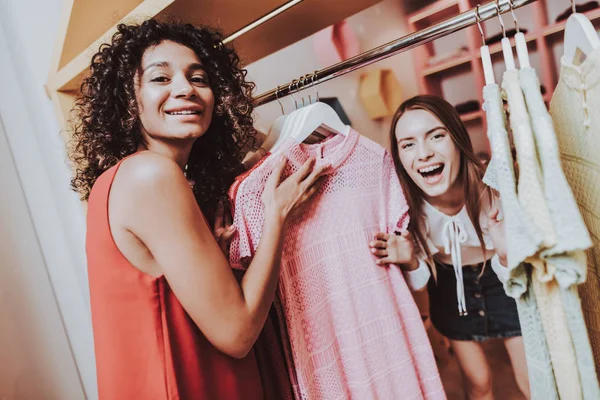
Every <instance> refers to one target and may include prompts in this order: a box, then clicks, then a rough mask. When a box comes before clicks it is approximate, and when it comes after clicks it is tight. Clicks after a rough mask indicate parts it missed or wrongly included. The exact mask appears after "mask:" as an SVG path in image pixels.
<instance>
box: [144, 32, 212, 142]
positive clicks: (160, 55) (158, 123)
mask: <svg viewBox="0 0 600 400" xmlns="http://www.w3.org/2000/svg"><path fill="white" fill-rule="evenodd" d="M136 100H137V104H138V112H139V118H140V122H141V124H142V127H143V134H144V136H145V139H146V142H148V141H151V140H159V141H165V140H167V141H172V140H186V141H195V140H196V139H198V138H199V137H200V136H202V135H203V134H204V133H205V132H206V131H207V130H208V127H209V126H210V122H211V120H212V113H213V108H214V104H215V98H214V94H213V91H212V89H211V87H210V83H209V80H208V74H207V73H206V71H205V70H204V68H203V66H202V62H201V61H200V59H199V58H198V56H197V55H196V53H194V51H193V50H192V49H190V48H189V47H185V46H183V45H181V44H179V43H175V42H172V41H164V42H161V43H159V44H158V45H157V46H155V47H151V48H149V49H148V50H146V52H145V53H144V55H143V57H142V63H141V67H140V71H139V72H138V74H137V75H136Z"/></svg>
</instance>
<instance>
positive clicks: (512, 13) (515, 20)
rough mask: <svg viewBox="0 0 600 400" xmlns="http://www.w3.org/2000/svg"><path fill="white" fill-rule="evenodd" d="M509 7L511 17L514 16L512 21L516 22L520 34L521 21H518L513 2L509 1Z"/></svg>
mask: <svg viewBox="0 0 600 400" xmlns="http://www.w3.org/2000/svg"><path fill="white" fill-rule="evenodd" d="M508 6H509V7H510V15H512V19H513V21H514V22H515V30H516V31H517V33H519V32H521V31H520V30H519V21H517V16H516V15H515V5H514V3H513V0H508Z"/></svg>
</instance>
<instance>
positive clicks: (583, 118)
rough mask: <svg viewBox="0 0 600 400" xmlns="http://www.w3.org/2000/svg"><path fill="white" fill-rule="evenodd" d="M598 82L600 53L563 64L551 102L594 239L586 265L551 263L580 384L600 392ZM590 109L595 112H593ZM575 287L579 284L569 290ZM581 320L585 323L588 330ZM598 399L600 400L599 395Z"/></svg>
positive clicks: (577, 254)
mask: <svg viewBox="0 0 600 400" xmlns="http://www.w3.org/2000/svg"><path fill="white" fill-rule="evenodd" d="M598 82H600V50H595V51H594V52H592V53H591V54H589V55H588V57H587V58H586V60H585V61H584V62H583V63H582V64H581V66H574V65H571V64H569V63H568V62H567V61H566V60H562V67H561V72H560V81H559V83H558V86H557V87H556V89H555V91H554V95H553V97H552V101H551V103H550V114H551V117H552V122H553V128H554V132H555V133H556V140H557V142H558V149H559V153H560V161H561V162H562V169H563V171H564V175H565V177H566V180H567V182H568V184H569V185H570V188H571V190H572V194H573V197H574V198H575V200H576V202H577V206H578V211H579V213H580V215H581V217H582V219H583V222H584V223H585V226H586V227H587V229H588V230H589V234H590V236H591V239H592V248H591V249H588V250H587V263H586V258H585V255H583V252H581V251H574V252H570V253H569V252H568V253H567V254H564V255H563V257H560V258H559V257H558V256H553V257H552V261H553V263H554V264H555V265H556V270H557V272H556V279H557V280H558V281H559V284H560V285H561V289H562V291H563V303H564V305H565V308H568V309H571V310H572V311H570V312H569V313H568V314H567V317H568V318H570V319H571V318H574V319H573V320H570V321H569V328H570V330H571V335H572V336H573V341H574V344H575V346H576V353H577V359H578V363H579V369H580V375H581V380H582V382H592V383H594V384H595V385H594V387H593V388H594V389H595V390H598V389H597V382H598V378H599V377H600V308H599V307H598V304H600V185H599V184H598V182H600V163H599V162H598V154H600V128H599V127H600V119H599V117H600V115H599V114H598V112H596V111H597V110H599V109H600V85H598ZM590 110H594V111H593V112H591V113H590V112H589V111H590ZM566 213H570V211H566ZM574 221H575V223H574V225H571V224H570V222H569V224H568V225H566V226H564V225H563V226H564V227H565V230H568V232H569V235H572V240H573V242H575V244H577V243H576V242H577V239H576V238H579V239H585V238H586V236H587V235H586V234H585V235H584V236H583V237H582V236H581V235H582V232H581V231H579V232H578V233H576V232H573V231H572V229H573V228H574V227H576V226H577V225H578V223H579V221H578V220H577V219H575V220H574ZM570 239H571V237H570ZM566 243H569V242H566ZM585 244H586V241H585V240H582V241H581V244H580V245H581V246H584V245H585ZM565 247H566V246H565ZM565 264H566V265H565ZM584 280H585V282H584ZM575 284H579V286H578V287H577V288H575V287H574V286H570V285H575ZM566 293H569V294H570V297H567V295H566ZM577 293H579V296H581V299H579V296H577ZM582 314H583V319H580V320H579V322H577V321H576V320H575V318H576V315H579V317H581V315H582ZM582 321H585V322H586V324H587V331H586V329H585V328H586V327H585V325H584V324H583V322H582ZM580 335H581V336H580ZM586 339H589V341H588V340H586ZM580 343H582V344H583V345H584V346H585V345H587V344H590V345H591V348H592V350H593V354H594V356H595V359H596V360H595V364H596V368H595V369H596V379H593V375H594V371H593V368H590V366H589V362H588V361H589V357H590V356H589V354H586V353H585V350H582V355H580V352H579V351H578V350H577V346H578V345H580ZM586 360H587V361H586ZM592 362H593V360H592ZM582 363H583V365H582ZM586 365H587V366H586ZM590 377H591V378H590ZM589 388H590V385H589V384H586V383H583V391H584V397H586V398H588V397H587V396H591V395H590V394H589V392H588V390H589ZM596 393H597V392H596ZM589 398H594V397H589ZM595 398H600V395H596V397H595Z"/></svg>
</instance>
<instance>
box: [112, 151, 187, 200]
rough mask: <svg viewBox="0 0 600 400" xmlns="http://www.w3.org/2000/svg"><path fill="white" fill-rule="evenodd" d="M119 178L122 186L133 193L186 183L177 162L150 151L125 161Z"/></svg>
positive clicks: (120, 169)
mask: <svg viewBox="0 0 600 400" xmlns="http://www.w3.org/2000/svg"><path fill="white" fill-rule="evenodd" d="M117 176H118V179H119V181H120V183H121V185H123V186H125V187H128V188H130V189H131V190H132V191H133V192H135V191H137V190H156V189H159V190H160V189H161V188H164V186H165V185H172V184H173V183H181V182H183V183H185V177H184V176H183V172H182V171H181V168H179V166H178V165H177V163H176V162H175V161H173V160H172V159H170V158H168V157H166V156H163V155H161V154H157V153H153V152H150V151H144V152H141V153H139V154H136V155H135V156H133V157H129V158H128V159H126V160H125V161H123V163H122V164H121V167H120V168H119V173H118V174H117ZM115 180H116V179H115Z"/></svg>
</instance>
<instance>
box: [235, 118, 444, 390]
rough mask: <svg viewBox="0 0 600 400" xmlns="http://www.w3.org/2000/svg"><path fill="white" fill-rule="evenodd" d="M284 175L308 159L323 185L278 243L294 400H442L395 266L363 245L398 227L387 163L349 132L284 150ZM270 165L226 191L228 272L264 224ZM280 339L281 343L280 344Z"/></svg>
mask: <svg viewBox="0 0 600 400" xmlns="http://www.w3.org/2000/svg"><path fill="white" fill-rule="evenodd" d="M286 154H287V156H288V159H289V162H288V165H287V167H286V169H285V170H284V176H289V175H290V174H292V173H293V172H294V171H297V170H298V168H299V167H300V166H301V165H302V163H303V162H304V161H306V159H308V157H309V156H311V155H312V156H315V157H316V158H317V165H319V164H322V163H330V164H331V166H332V168H330V171H329V173H328V174H327V177H326V181H325V183H324V184H323V186H322V187H321V189H320V190H319V192H318V193H317V194H316V197H315V198H314V200H313V201H312V202H311V203H310V204H309V205H308V206H307V207H306V208H305V209H304V211H303V213H302V214H301V215H299V216H297V217H296V218H295V219H294V220H292V221H291V222H290V223H289V226H288V229H287V231H286V235H285V238H284V246H283V256H282V261H281V262H282V265H281V276H280V284H279V297H280V299H281V305H282V308H283V314H284V318H285V325H286V326H287V332H285V333H286V334H287V337H288V338H289V349H290V350H289V352H288V354H286V356H287V357H288V360H287V361H288V363H287V364H288V367H289V368H291V369H292V368H293V369H294V370H293V371H290V375H291V376H292V375H293V376H294V378H293V379H292V381H293V382H292V384H293V385H294V391H295V395H296V397H297V398H300V399H445V398H446V396H445V394H444V390H443V387H442V383H441V380H440V377H439V373H438V370H437V366H436V363H435V359H434V357H433V353H432V350H431V346H430V343H429V340H428V337H427V334H426V332H425V328H424V326H423V323H422V321H421V316H420V313H419V311H418V309H417V306H416V304H415V302H414V300H413V297H412V295H411V293H410V291H409V289H408V287H407V285H406V282H405V280H404V277H403V276H402V273H401V271H400V269H399V268H398V267H396V266H393V265H391V266H389V267H382V266H378V265H377V264H376V263H375V261H376V258H375V257H374V256H373V255H372V254H371V252H370V250H369V246H368V243H369V242H370V241H371V240H372V239H373V237H374V234H375V233H376V232H378V231H385V232H395V231H402V230H404V229H406V226H407V225H408V214H407V212H408V206H407V205H406V200H405V198H404V195H403V193H402V189H401V187H400V183H399V181H398V178H397V175H396V172H395V170H394V165H393V162H392V159H391V157H390V155H389V154H388V153H387V152H386V151H385V150H384V149H383V148H382V147H381V146H379V145H377V144H376V143H374V142H372V141H370V140H368V139H366V138H364V137H361V136H360V135H359V134H358V133H357V132H355V131H353V130H350V132H349V133H348V135H336V136H334V137H332V138H331V139H328V140H327V141H325V142H323V143H321V144H316V145H305V144H300V145H294V146H293V147H292V148H291V149H290V150H288V151H287V153H286ZM275 157H276V156H270V157H269V158H267V159H266V160H265V161H264V162H263V163H262V164H261V165H260V166H258V167H257V168H255V169H254V170H253V171H252V172H251V173H250V174H249V175H248V176H247V177H246V178H245V179H244V180H243V181H241V182H240V183H239V186H238V187H237V189H236V190H235V191H234V192H235V212H234V225H235V226H236V227H237V229H238V235H236V237H235V239H234V241H233V242H232V246H231V253H230V258H231V260H230V261H231V263H232V265H233V266H234V268H241V269H244V268H245V267H246V266H247V265H248V262H249V261H250V260H251V258H252V256H253V255H254V253H255V250H256V248H257V247H258V243H259V241H260V236H261V229H262V226H263V222H264V208H263V205H262V201H261V198H260V196H261V193H262V191H263V189H264V186H265V182H266V180H267V178H268V176H269V174H270V171H271V170H272V167H273V163H274V162H275ZM282 336H285V335H282Z"/></svg>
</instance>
